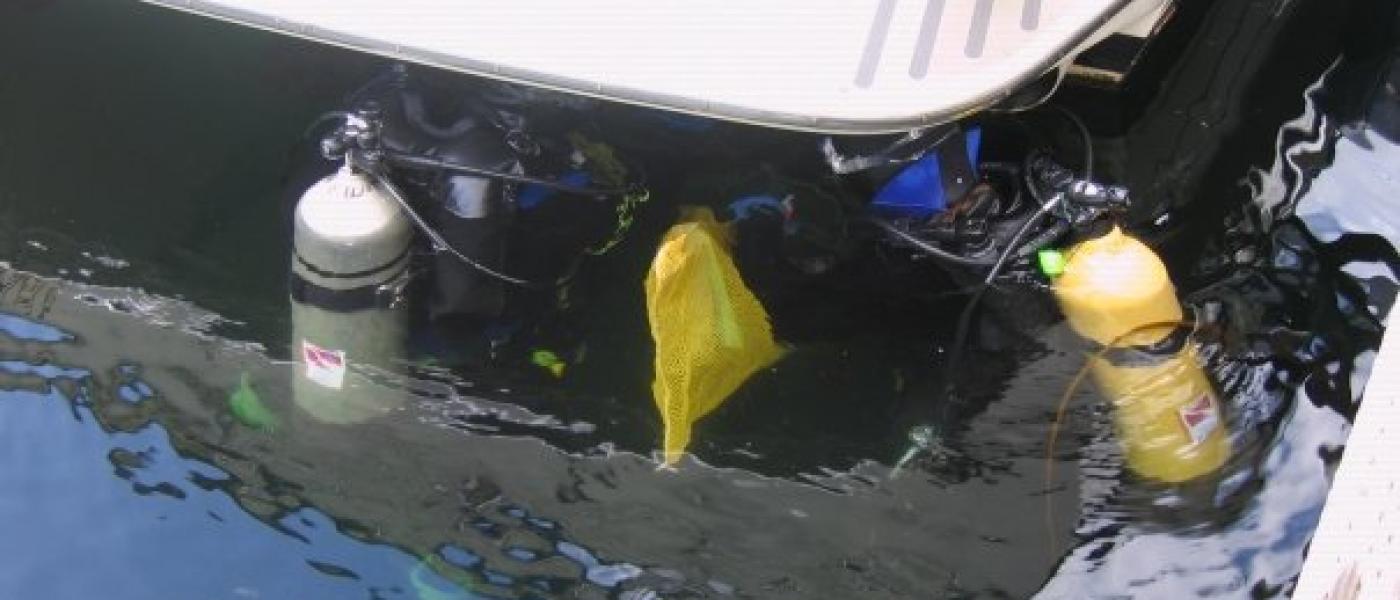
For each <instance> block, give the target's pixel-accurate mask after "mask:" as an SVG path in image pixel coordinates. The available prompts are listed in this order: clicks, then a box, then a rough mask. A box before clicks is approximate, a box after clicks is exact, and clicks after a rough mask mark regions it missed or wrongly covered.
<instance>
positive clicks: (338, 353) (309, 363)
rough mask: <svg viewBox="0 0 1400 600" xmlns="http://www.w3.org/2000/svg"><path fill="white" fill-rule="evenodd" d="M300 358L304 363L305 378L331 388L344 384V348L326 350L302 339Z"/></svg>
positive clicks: (336, 388)
mask: <svg viewBox="0 0 1400 600" xmlns="http://www.w3.org/2000/svg"><path fill="white" fill-rule="evenodd" d="M301 360H302V362H305V363H306V378H307V379H310V380H311V381H314V382H316V383H319V384H321V385H323V386H326V387H328V388H331V389H333V390H338V389H340V388H341V386H343V385H345V351H344V350H327V349H325V348H322V347H320V346H317V345H316V344H313V343H311V342H308V341H306V340H302V341H301Z"/></svg>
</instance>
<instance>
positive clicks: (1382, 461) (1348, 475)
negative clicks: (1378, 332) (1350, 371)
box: [1293, 331, 1400, 600]
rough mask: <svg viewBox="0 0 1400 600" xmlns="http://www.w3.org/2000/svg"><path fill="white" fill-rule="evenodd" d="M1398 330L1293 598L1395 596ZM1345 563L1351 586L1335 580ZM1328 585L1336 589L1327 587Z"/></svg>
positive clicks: (1380, 360)
mask: <svg viewBox="0 0 1400 600" xmlns="http://www.w3.org/2000/svg"><path fill="white" fill-rule="evenodd" d="M1397 481H1400V332H1394V331H1388V332H1387V333H1386V336H1385V340H1384V341H1383V342H1381V351H1380V355H1379V356H1377V357H1376V362H1375V365H1374V366H1373V367H1372V369H1371V379H1370V381H1369V382H1368V383H1367V384H1366V391H1365V393H1364V399H1363V401H1362V402H1361V410H1360V412H1359V414H1357V416H1356V422H1355V424H1354V425H1353V426H1352V430H1351V434H1350V436H1349V437H1348V438H1347V446H1346V451H1345V452H1344V453H1343V455H1342V463H1341V465H1340V466H1339V467H1338V468H1337V473H1336V476H1335V477H1334V478H1333V481H1332V491H1331V492H1330V493H1329V494H1328V496H1327V505H1326V506H1325V507H1324V508H1323V510H1322V520H1321V521H1320V522H1319V523H1318V527H1317V533H1316V534H1315V535H1314V536H1313V541H1312V546H1311V547H1310V549H1309V550H1308V556H1307V561H1306V562H1305V563H1304V565H1303V574H1302V577H1301V578H1300V579H1299V581H1298V587H1297V588H1296V589H1295V590H1294V592H1293V597H1294V598H1297V599H1299V600H1315V599H1321V598H1329V600H1350V599H1352V598H1359V599H1367V598H1385V599H1386V600H1395V599H1397V598H1400V483H1397ZM1348 568H1354V570H1353V574H1352V575H1351V576H1350V579H1351V581H1352V582H1353V583H1359V585H1360V593H1359V594H1357V595H1354V596H1353V595H1348V590H1344V589H1343V588H1348V587H1350V588H1352V589H1355V586H1348V585H1339V584H1338V582H1339V579H1341V578H1342V577H1343V576H1344V575H1345V574H1346V573H1347V570H1348ZM1334 589H1335V590H1337V591H1335V592H1334Z"/></svg>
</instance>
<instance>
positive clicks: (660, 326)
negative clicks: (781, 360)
mask: <svg viewBox="0 0 1400 600" xmlns="http://www.w3.org/2000/svg"><path fill="white" fill-rule="evenodd" d="M683 221H684V222H682V223H679V224H677V225H675V226H673V227H671V230H670V231H668V232H667V233H666V237H664V238H662V240H661V247H660V248H658V249H657V251H656V257H655V258H654V259H652V262H651V271H650V272H649V273H647V280H646V292H647V318H648V320H649V321H650V322H651V337H652V340H653V341H654V342H655V343H656V379H655V380H654V381H652V385H651V390H652V395H653V396H654V398H655V400H656V407H657V409H658V410H660V411H661V420H662V424H663V425H664V426H665V440H664V442H663V443H662V451H663V452H664V454H665V461H666V464H672V463H674V462H676V461H677V460H679V459H680V457H681V454H682V453H683V452H685V448H686V446H688V445H689V444H690V429H691V426H692V425H694V423H695V421H697V420H699V419H700V418H701V417H703V416H705V415H707V414H709V413H710V411H713V410H714V409H715V408H717V407H718V406H719V405H720V404H722V403H723V402H724V400H725V399H726V398H728V397H729V395H730V394H732V393H734V390H736V389H738V388H739V386H740V385H741V384H743V383H744V380H746V379H748V378H749V376H750V375H752V374H753V373H754V372H755V371H757V370H759V369H762V368H764V367H766V366H768V365H770V364H772V363H773V361H775V360H777V359H778V357H779V356H780V355H781V354H782V350H781V349H780V348H779V347H778V345H777V343H776V342H774V341H773V332H772V329H771V328H770V327H769V325H768V313H766V312H764V310H763V305H761V304H759V303H758V299H757V298H755V297H754V295H753V292H750V291H749V288H747V287H745V286H744V281H743V279H741V278H740V277H739V270H738V269H737V268H735V266H734V260H733V258H731V257H730V254H729V245H728V243H727V233H726V231H725V229H724V227H723V226H722V225H720V224H719V223H718V222H716V221H715V217H714V214H712V213H711V212H710V211H709V209H705V208H697V209H689V210H688V211H687V213H686V215H685V217H684V219H683Z"/></svg>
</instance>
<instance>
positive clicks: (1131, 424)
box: [1054, 226, 1230, 483]
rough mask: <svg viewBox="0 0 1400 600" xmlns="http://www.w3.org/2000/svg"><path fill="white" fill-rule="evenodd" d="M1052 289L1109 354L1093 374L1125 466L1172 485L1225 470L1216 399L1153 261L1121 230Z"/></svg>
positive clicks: (1082, 254)
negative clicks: (1111, 409) (1111, 415)
mask: <svg viewBox="0 0 1400 600" xmlns="http://www.w3.org/2000/svg"><path fill="white" fill-rule="evenodd" d="M1054 290H1055V297H1056V299H1057V300H1058V301H1059V304H1060V308H1061V310H1063V311H1064V313H1065V317H1066V319H1067V320H1068V321H1069V325H1070V327H1071V328H1073V329H1074V331H1075V332H1077V333H1079V335H1082V336H1084V337H1086V338H1088V339H1090V340H1092V341H1094V342H1096V343H1098V344H1099V345H1101V346H1111V347H1110V348H1109V349H1107V350H1106V351H1104V352H1102V353H1098V354H1096V355H1095V356H1093V357H1091V358H1090V359H1089V360H1090V367H1089V368H1090V372H1091V373H1092V375H1093V378H1094V380H1095V382H1096V383H1097V384H1098V386H1099V389H1100V390H1102V391H1103V393H1104V395H1105V396H1107V397H1108V399H1109V400H1110V401H1111V402H1112V404H1113V407H1114V421H1115V423H1116V427H1117V430H1118V436H1119V440H1120V441H1121V442H1122V444H1123V447H1124V452H1125V454H1126V455H1127V462H1128V466H1129V467H1130V468H1131V469H1132V470H1133V471H1135V472H1137V473H1138V474H1139V475H1141V476H1143V477H1147V478H1150V479H1155V480H1158V481H1163V482H1169V483H1176V482H1182V481H1187V480H1190V479H1194V478H1196V477H1199V476H1201V475H1205V474H1207V473H1210V472H1212V471H1215V470H1216V469H1218V468H1220V466H1221V465H1222V464H1224V463H1225V460H1226V459H1227V458H1228V457H1229V454H1230V441H1229V438H1228V437H1227V436H1226V430H1225V422H1224V420H1223V419H1222V417H1221V412H1220V399H1219V397H1218V396H1217V395H1216V392H1215V389H1214V387H1212V385H1211V383H1210V380H1209V379H1207V377H1206V375H1205V372H1204V371H1203V370H1202V368H1201V365H1200V363H1199V362H1198V361H1197V357H1196V352H1195V350H1194V348H1193V347H1192V344H1191V343H1190V340H1189V339H1188V336H1187V335H1186V332H1185V331H1184V330H1183V329H1182V328H1181V327H1179V325H1178V323H1179V322H1180V321H1181V318H1182V313H1181V305H1180V304H1179V303H1178V302H1177V298H1176V289H1175V288H1174V286H1172V282H1171V279H1170V278H1169V277H1168V276H1167V269H1166V266H1165V265H1163V264H1162V261H1161V259H1160V258H1158V257H1157V254H1156V253H1154V252H1153V251H1152V249H1151V248H1148V247H1147V245H1146V244H1143V243H1142V242H1140V241H1138V240H1136V239H1134V238H1132V237H1130V236H1128V235H1125V234H1124V233H1123V232H1122V231H1120V230H1119V229H1118V227H1116V226H1115V227H1114V228H1113V229H1112V230H1111V231H1110V232H1108V233H1107V234H1105V235H1103V236H1100V237H1097V238H1094V239H1091V240H1087V241H1084V242H1081V243H1079V244H1077V245H1075V246H1074V247H1073V248H1071V249H1070V250H1069V252H1068V253H1067V259H1066V262H1065V265H1064V271H1063V274H1062V275H1061V276H1060V277H1058V278H1057V279H1056V280H1055V284H1054Z"/></svg>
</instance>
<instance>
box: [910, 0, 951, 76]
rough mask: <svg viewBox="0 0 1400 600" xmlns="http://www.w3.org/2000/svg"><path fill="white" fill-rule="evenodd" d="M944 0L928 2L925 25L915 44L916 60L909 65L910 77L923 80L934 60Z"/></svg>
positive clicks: (925, 11)
mask: <svg viewBox="0 0 1400 600" xmlns="http://www.w3.org/2000/svg"><path fill="white" fill-rule="evenodd" d="M943 2H944V0H928V4H926V5H925V6H924V23H923V25H921V26H920V27H919V40H918V42H916V43H915V44H914V60H913V61H911V62H910V63H909V76H910V77H913V78H915V79H923V78H924V76H925V75H928V67H929V63H930V62H932V60H933V45H934V43H935V42H937V41H938V25H939V23H941V22H942V21H943Z"/></svg>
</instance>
